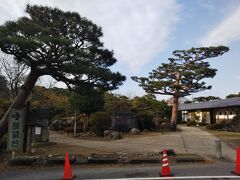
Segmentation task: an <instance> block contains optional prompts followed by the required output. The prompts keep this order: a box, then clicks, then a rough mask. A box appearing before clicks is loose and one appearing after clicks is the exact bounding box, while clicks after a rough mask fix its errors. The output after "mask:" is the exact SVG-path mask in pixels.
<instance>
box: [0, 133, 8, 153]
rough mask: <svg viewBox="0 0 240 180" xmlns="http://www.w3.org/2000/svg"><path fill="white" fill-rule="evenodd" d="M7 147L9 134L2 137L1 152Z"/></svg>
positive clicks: (0, 142)
mask: <svg viewBox="0 0 240 180" xmlns="http://www.w3.org/2000/svg"><path fill="white" fill-rule="evenodd" d="M6 149H7V136H6V135H4V136H2V137H1V138H0V152H2V151H4V150H6Z"/></svg>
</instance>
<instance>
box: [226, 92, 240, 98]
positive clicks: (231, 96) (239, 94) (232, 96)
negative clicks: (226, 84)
mask: <svg viewBox="0 0 240 180" xmlns="http://www.w3.org/2000/svg"><path fill="white" fill-rule="evenodd" d="M235 97H240V92H239V93H238V94H229V95H227V96H226V98H235Z"/></svg>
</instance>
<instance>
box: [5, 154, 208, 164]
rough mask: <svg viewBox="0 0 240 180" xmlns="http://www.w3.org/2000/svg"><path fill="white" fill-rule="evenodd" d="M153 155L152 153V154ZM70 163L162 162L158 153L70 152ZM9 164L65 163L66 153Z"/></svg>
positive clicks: (19, 159) (182, 158) (189, 159)
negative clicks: (148, 154)
mask: <svg viewBox="0 0 240 180" xmlns="http://www.w3.org/2000/svg"><path fill="white" fill-rule="evenodd" d="M151 155H152V154H151ZM69 160H70V163H71V164H73V165H77V164H116V163H121V164H143V163H155V164H157V163H161V156H159V155H158V154H156V156H153V155H152V156H144V155H141V154H137V155H136V154H135V155H134V154H133V155H130V154H124V155H122V154H105V155H102V154H92V155H90V156H88V157H85V156H83V155H81V154H74V155H73V154H70V155H69ZM169 160H170V161H171V162H172V163H184V162H185V163H193V162H204V161H206V160H205V159H204V158H202V157H201V156H198V155H194V154H191V155H185V156H181V155H180V156H175V157H169ZM6 161H7V164H9V165H12V166H21V165H24V166H32V165H45V166H48V165H64V162H65V156H64V155H49V156H47V157H40V156H20V157H16V158H14V159H8V160H6Z"/></svg>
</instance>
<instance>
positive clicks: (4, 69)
mask: <svg viewBox="0 0 240 180" xmlns="http://www.w3.org/2000/svg"><path fill="white" fill-rule="evenodd" d="M0 68H1V69H0V71H1V73H2V74H3V76H4V77H5V78H6V80H7V86H8V87H9V89H10V92H11V98H12V99H14V98H15V97H16V95H17V94H18V90H19V88H20V86H21V85H22V84H23V83H24V80H25V77H26V76H25V75H26V73H27V71H28V67H27V66H26V65H25V64H20V63H17V61H16V60H15V59H14V57H13V56H11V55H7V54H4V53H1V54H0Z"/></svg>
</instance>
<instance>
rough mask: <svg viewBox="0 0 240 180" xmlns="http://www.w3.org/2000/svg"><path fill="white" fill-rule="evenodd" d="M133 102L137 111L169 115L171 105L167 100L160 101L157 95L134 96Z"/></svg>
mask: <svg viewBox="0 0 240 180" xmlns="http://www.w3.org/2000/svg"><path fill="white" fill-rule="evenodd" d="M131 102H132V108H133V110H134V111H136V112H137V113H146V114H151V115H153V116H160V117H162V118H168V116H169V112H170V107H169V106H168V105H167V103H166V102H165V101H158V100H157V99H156V97H155V96H152V95H145V96H142V97H134V98H133V99H132V100H131Z"/></svg>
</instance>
